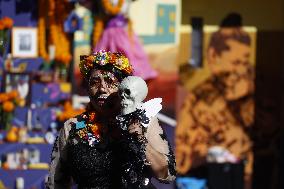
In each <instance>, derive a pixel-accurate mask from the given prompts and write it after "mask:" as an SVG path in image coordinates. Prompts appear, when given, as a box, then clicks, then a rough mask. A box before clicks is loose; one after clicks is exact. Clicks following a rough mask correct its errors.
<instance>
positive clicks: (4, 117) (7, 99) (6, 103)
mask: <svg viewBox="0 0 284 189" xmlns="http://www.w3.org/2000/svg"><path fill="white" fill-rule="evenodd" d="M19 100H20V99H19V93H18V92H17V91H15V90H14V91H11V92H8V93H0V112H1V124H3V125H2V127H3V126H4V129H5V130H8V129H9V127H10V122H11V120H12V118H13V112H14V109H15V107H16V106H17V104H18V102H19Z"/></svg>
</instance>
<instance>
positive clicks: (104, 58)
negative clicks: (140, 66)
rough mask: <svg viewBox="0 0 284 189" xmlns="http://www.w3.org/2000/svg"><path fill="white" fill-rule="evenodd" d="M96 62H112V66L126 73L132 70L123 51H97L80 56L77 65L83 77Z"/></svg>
mask: <svg viewBox="0 0 284 189" xmlns="http://www.w3.org/2000/svg"><path fill="white" fill-rule="evenodd" d="M96 64H97V65H100V66H104V65H107V64H112V65H113V66H114V67H116V68H117V69H119V70H121V71H122V72H125V73H126V74H131V73H132V72H133V70H132V67H131V64H130V63H129V60H128V58H127V57H126V56H125V55H124V54H123V53H112V52H106V51H98V52H96V53H95V54H92V55H89V56H86V55H83V56H80V64H79V67H80V71H81V74H82V75H83V76H84V77H87V76H88V74H89V72H90V70H92V69H93V68H94V66H95V65H96Z"/></svg>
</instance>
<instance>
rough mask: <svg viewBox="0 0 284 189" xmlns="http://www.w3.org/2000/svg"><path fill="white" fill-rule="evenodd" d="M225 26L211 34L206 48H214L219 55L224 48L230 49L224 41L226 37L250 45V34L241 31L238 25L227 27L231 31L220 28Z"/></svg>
mask: <svg viewBox="0 0 284 189" xmlns="http://www.w3.org/2000/svg"><path fill="white" fill-rule="evenodd" d="M223 29H226V28H221V29H219V31H217V32H214V33H213V34H212V36H211V39H210V42H209V46H208V48H210V47H212V48H214V49H215V51H216V53H217V55H221V53H222V52H223V51H225V50H230V47H229V46H228V44H226V41H227V40H228V39H232V40H236V41H238V42H240V43H243V44H245V45H248V46H250V43H251V40H250V36H249V35H248V33H247V32H245V31H243V30H242V29H241V28H240V27H237V28H228V29H232V32H231V33H229V34H228V33H225V32H223V31H222V30H223Z"/></svg>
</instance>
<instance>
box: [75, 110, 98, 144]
mask: <svg viewBox="0 0 284 189" xmlns="http://www.w3.org/2000/svg"><path fill="white" fill-rule="evenodd" d="M82 118H83V120H82V121H79V122H77V123H76V130H77V132H76V133H77V135H78V136H79V137H80V138H81V139H83V140H84V141H87V142H88V144H89V145H90V146H94V145H95V144H98V143H99V142H100V141H101V135H100V134H101V133H100V128H101V127H100V125H99V124H98V123H96V121H95V119H96V114H95V112H88V113H86V114H83V116H82Z"/></svg>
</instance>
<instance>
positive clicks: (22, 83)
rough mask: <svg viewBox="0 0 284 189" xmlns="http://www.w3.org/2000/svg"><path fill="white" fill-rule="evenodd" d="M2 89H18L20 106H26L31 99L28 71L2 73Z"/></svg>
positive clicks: (5, 90) (6, 90)
mask: <svg viewBox="0 0 284 189" xmlns="http://www.w3.org/2000/svg"><path fill="white" fill-rule="evenodd" d="M3 88H4V89H3V91H4V92H11V91H13V90H16V91H18V93H19V98H20V101H21V104H20V106H27V105H29V104H30V100H31V95H30V94H31V74H30V73H11V72H6V73H5V74H4V82H3Z"/></svg>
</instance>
